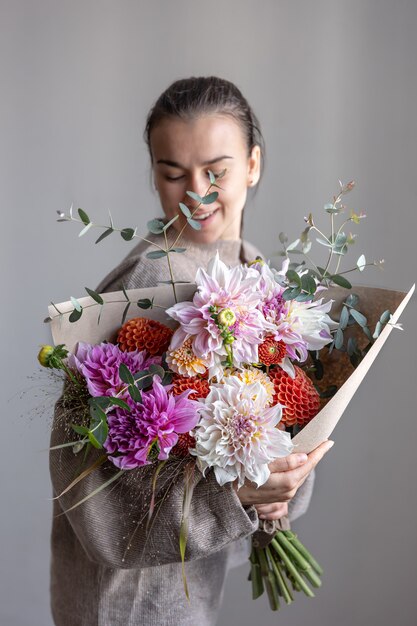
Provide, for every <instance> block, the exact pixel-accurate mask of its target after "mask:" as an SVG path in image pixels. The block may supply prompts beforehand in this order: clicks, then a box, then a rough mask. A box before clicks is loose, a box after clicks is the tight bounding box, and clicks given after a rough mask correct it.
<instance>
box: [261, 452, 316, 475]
mask: <svg viewBox="0 0 417 626" xmlns="http://www.w3.org/2000/svg"><path fill="white" fill-rule="evenodd" d="M307 460H308V457H307V454H305V453H304V452H297V453H295V454H289V455H288V456H284V457H282V458H281V459H274V460H273V461H272V462H271V463H269V465H268V467H269V470H270V471H271V472H288V471H290V470H293V469H296V468H297V467H300V465H304V463H306V462H307Z"/></svg>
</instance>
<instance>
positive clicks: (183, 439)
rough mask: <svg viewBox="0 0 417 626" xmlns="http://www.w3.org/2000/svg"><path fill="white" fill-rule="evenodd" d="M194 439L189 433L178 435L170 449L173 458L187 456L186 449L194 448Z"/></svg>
mask: <svg viewBox="0 0 417 626" xmlns="http://www.w3.org/2000/svg"><path fill="white" fill-rule="evenodd" d="M194 446H195V439H194V437H191V435H190V433H181V434H179V435H178V441H177V443H176V444H175V446H174V447H173V448H172V454H174V455H175V456H188V454H189V452H188V448H194Z"/></svg>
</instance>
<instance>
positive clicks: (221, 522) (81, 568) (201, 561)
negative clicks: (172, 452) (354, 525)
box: [50, 234, 314, 626]
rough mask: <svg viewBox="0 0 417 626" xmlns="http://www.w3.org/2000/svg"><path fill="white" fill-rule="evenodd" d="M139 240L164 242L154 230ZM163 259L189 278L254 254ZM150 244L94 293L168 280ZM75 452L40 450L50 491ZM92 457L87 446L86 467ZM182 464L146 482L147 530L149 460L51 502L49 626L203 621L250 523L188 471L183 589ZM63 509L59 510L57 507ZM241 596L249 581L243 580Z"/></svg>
mask: <svg viewBox="0 0 417 626" xmlns="http://www.w3.org/2000/svg"><path fill="white" fill-rule="evenodd" d="M147 238H149V239H150V240H152V241H154V242H155V243H159V244H160V245H164V242H163V239H162V237H160V236H155V235H150V234H149V235H148V236H147ZM181 244H182V245H184V246H186V247H187V252H185V253H183V254H175V255H172V263H173V271H174V277H175V280H184V281H190V282H193V280H194V277H195V273H196V270H197V269H198V267H199V266H203V267H206V266H207V263H208V261H209V260H210V259H211V258H212V257H213V256H214V254H215V253H216V251H217V250H218V251H219V254H220V257H221V258H222V260H223V261H224V262H225V263H226V264H228V265H230V266H234V265H237V264H239V263H240V262H242V261H247V260H252V259H253V258H254V257H256V256H257V255H260V253H259V251H258V250H256V249H255V248H254V247H253V246H251V245H250V244H248V243H247V242H244V241H243V242H241V241H218V242H216V243H215V244H205V245H196V244H193V243H191V242H190V241H187V240H185V241H182V242H180V244H179V245H181ZM152 249H155V248H153V247H152V246H151V245H150V244H147V243H144V242H141V243H139V244H138V245H137V246H135V247H134V249H133V250H132V252H131V253H130V254H129V255H128V256H127V257H126V258H125V259H124V260H123V261H122V262H121V263H120V264H119V266H118V267H117V268H115V270H113V271H112V272H111V273H110V274H109V275H108V276H107V277H106V278H105V279H104V280H103V281H102V282H101V283H100V285H99V286H98V287H97V290H98V291H100V292H104V291H115V290H118V289H120V288H121V286H122V285H123V286H124V287H125V288H126V289H133V288H143V287H152V286H156V285H157V283H158V282H160V281H164V280H169V279H170V276H169V272H168V269H167V263H166V259H162V260H156V261H154V260H150V259H147V258H146V252H147V251H149V250H152ZM61 400H62V399H60V400H59V401H58V402H57V404H56V409H55V415H54V424H53V428H52V435H51V446H55V445H58V444H61V443H64V442H65V441H66V440H68V429H66V428H65V426H64V424H63V420H62V419H61V415H62V403H61ZM81 456H82V453H81V454H79V455H77V456H75V455H74V454H73V453H72V450H71V448H63V449H61V450H59V451H51V453H50V472H51V479H52V485H53V491H54V496H57V495H58V494H60V493H61V492H62V491H63V490H64V489H65V488H66V487H67V486H68V485H69V484H70V482H71V481H72V480H73V479H74V477H75V476H76V474H77V471H78V470H79V467H80V464H81V461H82V459H81ZM98 456H100V451H97V450H95V451H94V452H93V454H92V455H91V456H90V459H89V464H92V463H93V461H94V459H95V458H98ZM182 470H183V467H182V466H181V465H180V464H179V463H178V462H174V461H168V462H167V464H166V465H165V467H164V470H163V471H162V472H161V474H160V475H159V476H158V480H157V483H156V492H155V495H156V509H155V513H154V515H153V517H152V520H151V522H150V524H149V527H148V528H147V521H148V516H147V511H148V508H149V502H150V495H151V483H152V477H153V474H154V471H155V467H154V466H146V467H142V468H138V469H137V470H131V471H128V472H126V473H125V474H124V475H123V476H122V478H121V479H119V480H118V481H116V482H114V483H112V484H111V485H110V486H109V487H106V488H105V489H103V490H102V491H100V492H99V493H97V494H96V495H94V496H93V497H92V498H90V499H88V500H87V501H86V502H85V503H83V504H82V505H80V506H79V507H77V508H75V509H74V510H72V511H68V509H70V508H71V507H72V506H73V505H74V504H76V503H77V502H79V501H80V500H81V499H83V498H84V497H85V496H87V495H88V494H89V493H92V492H93V491H94V490H95V489H98V488H99V487H100V486H101V485H103V484H104V483H105V482H106V481H107V480H109V478H111V476H113V475H114V474H115V472H116V469H115V468H114V467H113V466H112V465H111V464H110V463H105V464H104V465H102V466H101V467H100V468H99V469H96V470H95V471H94V472H92V473H91V474H90V475H88V476H87V477H86V478H84V479H83V480H82V481H80V482H79V483H78V484H77V485H76V486H75V487H74V488H73V489H71V490H70V491H69V492H68V493H67V494H65V495H64V496H62V497H61V498H60V499H59V500H54V511H53V512H54V517H53V528H52V538H51V544H52V561H51V606H52V614H53V618H54V621H55V624H56V626H139V625H141V626H142V625H143V626H148V625H149V626H171V625H172V626H173V625H175V626H179V625H181V626H182V625H183V626H188V625H189V626H195V625H196V624H199V626H213V625H214V624H215V623H216V619H217V613H218V608H219V604H220V602H221V598H222V595H223V590H224V582H225V577H226V573H227V570H228V568H229V567H231V566H234V565H239V564H241V563H243V562H244V561H245V560H247V557H248V554H249V547H250V541H249V538H250V536H251V535H252V534H253V533H254V532H255V531H256V530H257V529H258V526H259V520H258V516H257V513H256V509H255V507H249V506H248V507H244V506H242V504H241V502H240V500H239V498H238V497H237V495H236V493H235V491H234V489H233V488H232V486H231V484H228V485H225V486H224V487H220V486H219V485H218V483H217V481H216V479H215V476H214V473H213V471H209V472H208V473H207V475H206V477H205V478H203V477H202V475H201V474H200V473H199V472H198V470H196V471H195V473H194V493H193V497H192V501H191V510H190V516H189V532H188V542H187V549H186V555H185V559H186V567H185V571H186V576H187V582H188V586H189V591H190V598H191V601H190V603H188V601H187V599H186V597H185V594H184V589H183V583H182V577H181V562H180V553H179V534H180V525H181V515H182V502H183V496H184V484H183V474H182ZM313 479H314V477H313V475H310V477H309V478H308V479H307V481H306V482H305V483H304V485H303V486H302V487H301V488H300V489H299V491H298V493H297V495H296V497H295V498H294V499H293V500H292V501H291V502H290V519H295V518H296V517H298V516H299V515H301V514H302V513H304V511H305V510H306V508H307V506H308V503H309V500H310V496H311V491H312V484H313ZM66 511H67V512H66ZM248 593H250V586H249V585H248Z"/></svg>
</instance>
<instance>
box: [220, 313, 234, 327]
mask: <svg viewBox="0 0 417 626" xmlns="http://www.w3.org/2000/svg"><path fill="white" fill-rule="evenodd" d="M217 319H218V322H219V324H222V326H228V327H229V326H233V324H234V323H235V322H236V315H235V314H234V313H233V311H232V309H223V310H222V311H220V313H219V315H218V318H217Z"/></svg>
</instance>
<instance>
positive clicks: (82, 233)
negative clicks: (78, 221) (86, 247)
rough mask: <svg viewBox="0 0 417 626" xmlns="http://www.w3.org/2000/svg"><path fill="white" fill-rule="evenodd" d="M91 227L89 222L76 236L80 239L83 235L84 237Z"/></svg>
mask: <svg viewBox="0 0 417 626" xmlns="http://www.w3.org/2000/svg"><path fill="white" fill-rule="evenodd" d="M91 227H92V223H91V222H90V223H89V224H87V226H84V228H83V229H82V230H81V231H80V232H79V233H78V236H79V237H82V236H83V235H85V233H87V232H88V231H89V230H90V228H91Z"/></svg>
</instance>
